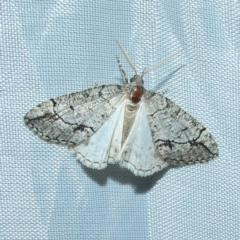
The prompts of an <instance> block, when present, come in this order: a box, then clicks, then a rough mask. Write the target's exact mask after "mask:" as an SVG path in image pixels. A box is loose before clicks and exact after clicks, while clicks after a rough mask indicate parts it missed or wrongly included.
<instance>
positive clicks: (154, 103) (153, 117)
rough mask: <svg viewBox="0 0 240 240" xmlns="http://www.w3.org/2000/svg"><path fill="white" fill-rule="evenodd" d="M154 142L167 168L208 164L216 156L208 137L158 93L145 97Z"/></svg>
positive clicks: (191, 118) (198, 125)
mask: <svg viewBox="0 0 240 240" xmlns="http://www.w3.org/2000/svg"><path fill="white" fill-rule="evenodd" d="M144 101H145V102H146V106H147V111H148V121H149V125H150V128H151V132H152V137H153V141H154V143H155V146H156V148H157V150H158V152H159V154H160V158H161V159H163V160H164V161H166V162H168V163H169V164H174V165H180V164H181V165H184V164H193V163H197V162H207V161H209V160H210V159H212V158H214V157H216V156H218V147H217V144H216V142H215V140H214V139H213V137H212V135H211V133H210V132H209V131H208V130H207V129H206V128H205V127H204V126H203V125H202V124H201V123H200V122H198V121H197V120H196V119H194V118H193V117H192V116H190V115H189V114H188V113H186V112H185V111H184V110H183V109H181V108H180V107H179V106H177V105H176V104H175V103H174V102H172V101H171V100H169V99H168V98H165V97H164V96H162V95H161V94H159V93H154V92H150V91H146V92H145V94H144Z"/></svg>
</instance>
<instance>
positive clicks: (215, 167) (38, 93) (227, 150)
mask: <svg viewBox="0 0 240 240" xmlns="http://www.w3.org/2000/svg"><path fill="white" fill-rule="evenodd" d="M1 8H2V9H1V28H2V30H1V60H2V61H1V89H0V91H1V93H0V94H1V95H0V96H1V118H0V120H1V155H0V158H1V162H0V163H1V165H0V166H1V172H0V191H1V195H0V214H1V216H0V239H3V240H14V239H17V240H20V239H24V240H29V239H33V240H37V239H40V240H44V239H91V240H92V239H144V240H145V239H157V240H159V239H164V240H166V239H171V240H172V239H188V240H189V239H218V240H219V239H240V232H239V229H240V228H239V226H240V222H239V215H240V212H239V201H240V199H239V184H240V181H239V180H240V179H239V161H240V158H239V155H240V154H239V143H240V137H239V132H240V131H239V130H240V117H239V106H240V100H239V99H240V97H239V94H240V91H239V90H240V86H239V85H240V84H239V76H240V74H239V50H240V40H239V39H240V28H239V23H240V15H239V13H240V2H239V1H233V0H208V1H205V0H182V1H178V0H168V1H166V0H158V1H157V0H153V1H147V0H135V1H134V0H132V1H127V0H118V1H115V0H112V1H110V0H108V1H107V0H98V1H94V0H90V1H89V0H85V1H76V0H55V1H52V0H49V1H17V0H16V1H14V0H12V1H10V0H9V1H5V0H2V1H1ZM115 40H119V41H120V42H121V43H122V44H123V46H124V47H125V48H126V49H127V50H128V52H129V55H130V56H131V57H132V59H133V61H134V62H135V64H136V66H137V68H138V69H139V71H141V70H142V67H143V66H151V65H153V64H155V63H157V62H159V61H160V60H162V59H163V58H164V57H166V56H167V55H170V54H172V53H174V52H176V51H177V50H179V49H180V48H186V49H185V51H184V52H183V53H182V54H180V55H178V56H177V57H175V58H174V59H173V60H172V61H170V62H169V63H167V64H165V65H164V66H162V67H161V68H159V69H157V70H156V71H154V72H152V73H150V74H148V75H147V76H146V77H145V87H146V88H147V89H150V90H156V89H157V90H159V91H161V90H163V89H166V88H168V89H169V91H168V92H167V93H166V94H165V95H166V96H167V97H169V98H170V99H172V100H173V101H174V102H176V103H177V104H178V105H180V106H181V107H183V108H184V109H185V110H187V111H188V112H189V113H190V114H192V115H193V116H194V117H196V118H197V119H198V120H199V121H201V122H202V123H203V124H204V125H205V126H206V127H207V128H208V129H209V130H210V131H211V132H212V134H213V135H214V137H215V139H216V141H217V142H218V144H219V150H220V157H219V158H217V159H215V160H213V161H211V162H210V163H208V164H199V165H194V166H190V167H181V168H168V169H167V170H164V171H162V172H159V173H157V174H155V175H153V176H151V177H147V178H140V177H136V176H134V175H133V174H132V173H131V172H130V171H128V170H125V169H122V168H120V167H118V166H116V165H110V166H109V167H108V168H106V169H105V170H102V171H98V170H92V169H87V168H85V167H83V166H82V165H81V164H80V163H78V162H77V161H76V159H75V158H74V156H72V155H71V153H70V152H69V151H68V150H67V149H66V148H65V147H61V146H57V145H54V144H48V143H46V142H43V141H42V140H40V139H39V138H37V137H36V136H34V135H33V134H32V133H31V132H30V131H29V130H28V129H27V128H26V127H25V126H24V123H23V116H24V114H25V113H26V112H27V111H28V110H29V109H30V108H32V107H34V106H35V105H36V104H38V103H40V102H42V101H43V100H46V99H48V98H52V97H55V96H57V95H60V94H65V93H69V92H72V91H78V90H82V89H84V88H87V87H91V86H93V85H94V83H95V82H98V83H99V84H109V83H118V84H119V83H121V82H122V78H121V74H120V72H119V69H118V65H117V62H116V55H117V54H118V55H119V56H120V58H121V60H122V63H123V66H124V69H125V70H126V72H127V73H128V76H129V77H131V76H132V74H133V72H132V70H131V69H130V67H129V66H128V65H127V63H126V61H125V60H124V58H123V56H122V54H121V53H120V50H119V49H118V47H117V45H116V43H115Z"/></svg>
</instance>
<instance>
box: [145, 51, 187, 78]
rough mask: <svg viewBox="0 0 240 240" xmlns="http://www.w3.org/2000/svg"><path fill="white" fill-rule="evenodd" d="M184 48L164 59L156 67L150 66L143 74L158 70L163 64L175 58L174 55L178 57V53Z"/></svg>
mask: <svg viewBox="0 0 240 240" xmlns="http://www.w3.org/2000/svg"><path fill="white" fill-rule="evenodd" d="M184 49H185V48H183V49H180V50H179V51H177V52H175V53H173V54H172V55H170V56H168V57H166V58H165V59H163V60H162V61H161V62H159V63H157V64H156V65H154V66H152V67H151V68H149V69H147V70H146V71H144V74H146V73H149V72H151V71H153V70H155V69H156V68H159V67H160V66H161V65H163V64H165V63H166V62H168V61H169V60H171V59H172V58H173V57H175V56H176V55H178V54H179V53H180V52H182V51H183V50H184Z"/></svg>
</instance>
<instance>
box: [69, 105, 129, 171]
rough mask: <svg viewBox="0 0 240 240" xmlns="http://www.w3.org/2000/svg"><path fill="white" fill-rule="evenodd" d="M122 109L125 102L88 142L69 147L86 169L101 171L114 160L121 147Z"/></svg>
mask: <svg viewBox="0 0 240 240" xmlns="http://www.w3.org/2000/svg"><path fill="white" fill-rule="evenodd" d="M124 108H125V102H123V103H122V104H121V105H120V106H118V108H117V109H116V110H115V111H114V113H113V114H112V115H111V116H110V117H109V119H108V120H107V121H106V122H105V123H104V124H103V125H102V126H101V127H100V129H99V130H98V131H97V132H96V133H95V134H94V135H93V136H92V137H91V138H90V139H89V141H87V142H85V143H83V144H80V145H77V146H74V147H70V149H72V150H73V152H74V153H75V154H76V157H77V159H79V160H80V161H81V162H82V163H83V164H84V165H86V166H87V167H91V168H96V169H102V168H105V167H107V164H108V163H109V162H111V161H113V160H114V157H115V156H116V154H117V152H119V149H120V147H121V146H120V144H121V137H122V131H121V126H122V125H123V118H124ZM119 130H120V131H119ZM110 158H111V160H110ZM109 160H110V161H109Z"/></svg>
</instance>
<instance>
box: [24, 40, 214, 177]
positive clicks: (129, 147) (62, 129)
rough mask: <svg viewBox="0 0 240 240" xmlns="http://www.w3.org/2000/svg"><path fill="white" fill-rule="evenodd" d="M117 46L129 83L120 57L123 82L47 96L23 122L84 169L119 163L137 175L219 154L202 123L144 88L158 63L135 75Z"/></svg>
mask: <svg viewBox="0 0 240 240" xmlns="http://www.w3.org/2000/svg"><path fill="white" fill-rule="evenodd" d="M117 44H118V46H119V47H120V49H121V51H122V53H123V55H124V56H125V57H126V60H127V61H128V63H129V64H130V66H131V68H132V69H133V71H134V72H135V75H134V76H133V77H132V78H131V79H130V81H129V80H128V78H127V76H126V73H125V72H124V70H123V69H122V65H121V63H120V61H119V59H118V63H119V67H120V70H121V71H122V73H123V76H124V79H125V84H124V85H117V84H110V85H101V86H95V87H93V88H89V89H86V90H83V91H79V92H75V93H70V94H66V95H62V96H59V97H56V98H51V99H49V100H47V101H45V102H43V103H40V104H39V105H37V106H36V107H34V108H32V109H31V110H30V111H29V112H28V113H27V114H26V115H25V117H24V121H25V124H26V125H27V126H28V127H29V128H30V129H31V130H32V131H33V132H34V133H35V134H36V135H37V136H39V137H40V138H41V139H43V140H45V141H48V142H51V143H59V144H63V145H66V146H67V147H68V148H69V149H70V150H71V151H72V152H74V153H75V155H76V157H77V159H79V160H80V162H81V163H83V164H84V165H86V166H87V167H90V168H95V169H103V168H105V167H107V164H108V163H111V164H113V163H118V164H120V165H121V166H122V167H125V168H128V169H129V170H131V171H132V172H133V173H134V174H135V175H137V176H149V175H152V174H153V173H155V172H157V171H160V170H162V169H163V168H165V167H166V166H168V165H188V164H194V163H203V162H207V161H209V160H211V159H212V158H214V157H216V156H218V147H217V144H216V142H215V140H214V138H213V136H212V135H211V133H210V132H209V131H208V130H207V129H206V128H205V127H204V126H203V125H202V124H201V123H200V122H198V121H197V120H196V119H195V118H193V117H192V116H190V115H189V114H188V113H187V112H185V111H184V110H183V109H181V108H180V107H179V106H178V105H177V104H175V103H174V102H172V101H171V100H170V99H168V98H166V97H164V96H163V95H161V94H160V93H157V92H152V91H148V90H146V89H145V88H144V82H143V77H144V75H145V74H146V73H148V72H149V71H152V70H154V69H156V68H157V67H159V66H160V65H161V64H162V63H160V64H157V65H155V66H154V67H152V68H150V69H148V70H146V69H144V70H143V72H142V74H138V73H137V71H136V68H135V67H134V64H133V62H132V60H131V59H130V57H129V56H128V54H127V52H126V50H125V49H124V48H123V47H122V46H121V44H120V43H119V42H117ZM172 57H173V55H172V56H170V57H169V58H167V59H165V60H164V61H163V62H165V61H167V60H169V59H170V58H172Z"/></svg>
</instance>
